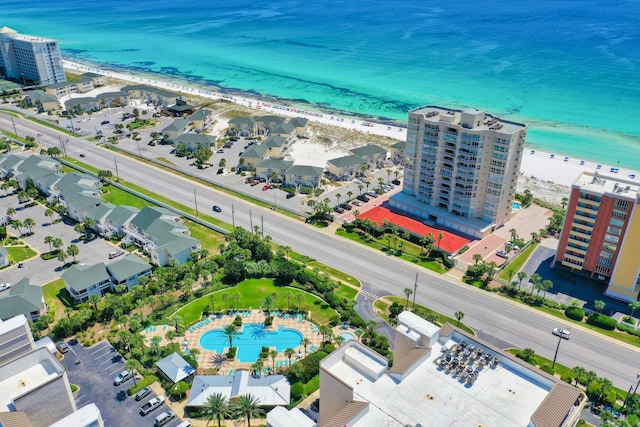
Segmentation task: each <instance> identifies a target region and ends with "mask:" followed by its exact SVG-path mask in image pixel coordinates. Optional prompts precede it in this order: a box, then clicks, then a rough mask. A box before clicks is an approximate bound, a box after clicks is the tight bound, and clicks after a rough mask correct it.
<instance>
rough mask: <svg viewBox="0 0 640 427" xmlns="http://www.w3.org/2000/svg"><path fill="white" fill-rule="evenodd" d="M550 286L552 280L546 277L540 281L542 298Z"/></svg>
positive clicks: (551, 286)
mask: <svg viewBox="0 0 640 427" xmlns="http://www.w3.org/2000/svg"><path fill="white" fill-rule="evenodd" d="M551 288H553V282H552V281H551V280H549V279H546V280H543V281H542V292H543V293H542V298H545V297H546V296H547V291H548V290H549V289H551Z"/></svg>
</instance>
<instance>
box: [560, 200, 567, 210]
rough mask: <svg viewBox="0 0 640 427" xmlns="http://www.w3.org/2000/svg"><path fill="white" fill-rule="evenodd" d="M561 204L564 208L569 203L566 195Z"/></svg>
mask: <svg viewBox="0 0 640 427" xmlns="http://www.w3.org/2000/svg"><path fill="white" fill-rule="evenodd" d="M560 204H561V205H562V209H564V208H565V207H567V205H568V204H569V199H567V198H566V197H563V198H562V200H561V201H560Z"/></svg>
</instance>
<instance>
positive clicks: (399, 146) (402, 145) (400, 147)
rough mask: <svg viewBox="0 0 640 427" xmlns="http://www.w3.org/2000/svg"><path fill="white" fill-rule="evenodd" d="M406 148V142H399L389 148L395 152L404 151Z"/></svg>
mask: <svg viewBox="0 0 640 427" xmlns="http://www.w3.org/2000/svg"><path fill="white" fill-rule="evenodd" d="M406 146H407V141H399V142H396V143H395V144H393V145H392V146H391V148H395V149H396V150H404V149H405V147H406Z"/></svg>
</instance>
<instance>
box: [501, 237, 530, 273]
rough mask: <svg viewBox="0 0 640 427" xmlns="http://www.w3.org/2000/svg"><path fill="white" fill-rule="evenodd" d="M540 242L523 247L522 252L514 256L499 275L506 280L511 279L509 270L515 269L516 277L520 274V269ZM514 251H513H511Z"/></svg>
mask: <svg viewBox="0 0 640 427" xmlns="http://www.w3.org/2000/svg"><path fill="white" fill-rule="evenodd" d="M538 244H539V243H532V244H531V245H529V246H527V247H526V248H525V249H523V250H522V251H521V252H520V253H518V254H517V255H516V256H515V257H514V258H512V259H511V262H509V265H507V266H506V267H505V268H503V269H502V271H501V272H500V274H498V277H499V278H501V279H504V280H509V276H508V275H507V270H513V273H514V277H515V275H516V274H518V271H520V269H521V268H522V266H523V265H524V263H525V262H527V260H528V259H529V257H530V256H531V254H532V253H533V251H534V250H535V249H536V248H537V247H538ZM511 253H513V252H511Z"/></svg>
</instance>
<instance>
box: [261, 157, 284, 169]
mask: <svg viewBox="0 0 640 427" xmlns="http://www.w3.org/2000/svg"><path fill="white" fill-rule="evenodd" d="M292 164H293V161H291V160H282V159H262V160H260V161H259V162H258V163H257V164H256V169H258V168H267V169H277V170H280V169H282V170H286V169H288V168H289V167H290V166H291V165H292Z"/></svg>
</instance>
